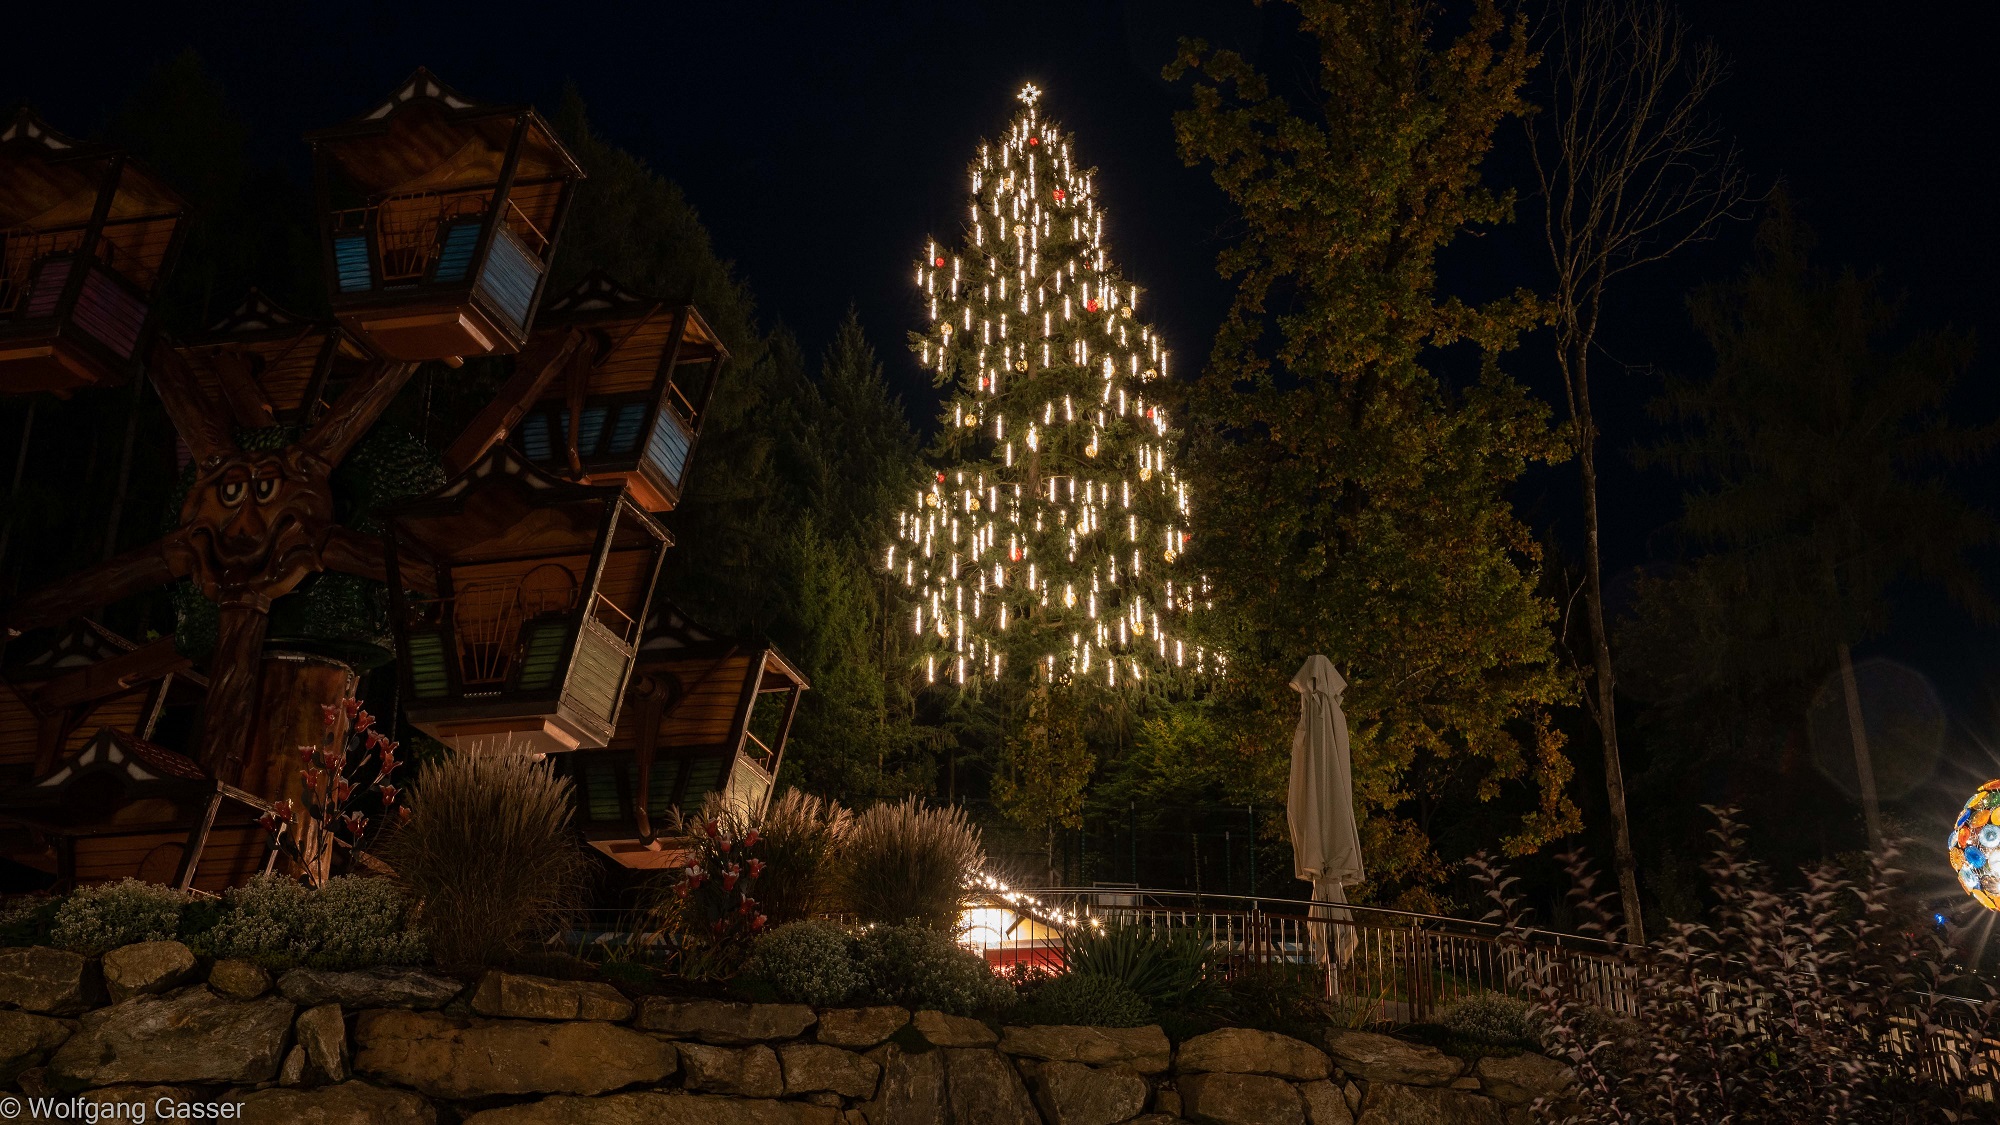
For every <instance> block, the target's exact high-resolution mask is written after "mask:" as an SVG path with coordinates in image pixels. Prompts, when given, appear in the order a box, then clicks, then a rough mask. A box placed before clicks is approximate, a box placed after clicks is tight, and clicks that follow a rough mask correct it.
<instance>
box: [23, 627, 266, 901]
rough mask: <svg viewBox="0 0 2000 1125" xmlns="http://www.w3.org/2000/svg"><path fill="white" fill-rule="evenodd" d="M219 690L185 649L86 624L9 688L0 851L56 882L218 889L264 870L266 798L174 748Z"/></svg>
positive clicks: (26, 667) (68, 631) (61, 636)
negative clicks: (139, 641)
mask: <svg viewBox="0 0 2000 1125" xmlns="http://www.w3.org/2000/svg"><path fill="white" fill-rule="evenodd" d="M207 687H208V682H207V679H206V678H205V677H203V676H202V675H200V674H199V673H197V672H195V671H193V670H192V668H191V667H190V666H189V662H188V660H187V658H186V657H184V656H181V655H180V654H179V653H178V652H176V651H175V649H174V643H173V638H171V637H165V638H162V639H160V640H157V641H154V642H152V643H150V644H146V645H137V646H135V645H134V644H132V642H130V641H127V640H125V639H124V638H123V637H120V636H118V635H117V634H115V633H112V632H110V631H108V630H106V629H104V628H103V627H101V626H99V625H96V624H94V623H92V622H90V621H88V620H84V619H78V620H76V621H73V622H71V623H70V624H69V625H68V626H66V627H64V628H62V629H61V630H59V631H58V632H57V633H56V635H55V637H54V639H53V640H52V641H51V642H50V643H48V644H47V645H45V646H40V647H39V649H38V650H34V654H33V655H32V656H29V657H27V658H26V659H24V660H20V661H19V662H17V663H13V664H10V665H9V666H8V667H7V668H6V670H5V675H4V683H0V760H4V764H0V771H4V776H5V779H6V784H4V785H0V856H4V857H5V858H7V859H9V860H12V861H14V862H15V863H19V864H21V865H23V866H25V867H28V868H31V869H33V870H37V871H40V872H42V873H43V874H44V875H48V876H52V877H53V878H54V879H55V882H56V886H57V887H58V888H68V887H72V886H75V885H77V884H78V883H98V882H114V881H116V880H119V879H125V878H138V879H145V880H147V881H149V882H156V883H169V884H173V885H177V886H181V887H189V886H195V887H200V888H202V889H204V890H211V891H219V890H221V889H223V888H225V887H228V886H231V885H234V884H236V883H240V882H242V881H243V880H244V879H247V878H249V877H250V876H251V875H253V874H255V873H256V872H258V871H260V870H263V869H265V868H266V867H267V866H268V864H269V862H270V848H269V839H268V837H267V835H266V833H265V832H264V831H263V830H262V829H261V828H260V827H259V826H258V825H257V823H256V820H257V817H259V816H261V815H262V814H263V811H264V810H265V809H266V808H267V807H268V805H267V803H266V802H264V801H263V800H261V799H259V798H257V797H255V796H253V795H251V794H248V793H245V792H243V791H241V790H238V789H236V788H235V787H233V786H229V785H223V784H218V783H217V782H216V781H215V779H214V778H213V777H212V776H211V775H210V774H209V773H208V771H206V770H205V769H204V768H203V767H202V766H201V765H200V764H199V763H197V762H196V761H194V760H193V759H192V758H190V757H189V756H187V755H186V754H185V753H183V752H182V751H181V750H180V749H176V748H173V747H177V746H181V745H185V744H186V743H187V742H188V741H189V740H190V739H191V738H192V735H193V732H194V730H195V729H196V726H197V723H196V712H197V711H198V710H199V709H200V707H201V705H202V703H203V701H204V699H205V696H206V693H207Z"/></svg>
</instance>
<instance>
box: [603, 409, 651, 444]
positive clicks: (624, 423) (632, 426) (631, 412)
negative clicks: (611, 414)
mask: <svg viewBox="0 0 2000 1125" xmlns="http://www.w3.org/2000/svg"><path fill="white" fill-rule="evenodd" d="M645 423H646V404H645V403H643V402H628V403H626V404H624V405H623V406H620V407H619V408H618V415H617V417H616V419H615V420H613V422H612V424H611V450H610V452H611V455H612V456H614V457H629V456H631V455H632V453H633V452H634V451H635V450H637V449H638V448H639V427H640V426H643V425H645Z"/></svg>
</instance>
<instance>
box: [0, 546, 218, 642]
mask: <svg viewBox="0 0 2000 1125" xmlns="http://www.w3.org/2000/svg"><path fill="white" fill-rule="evenodd" d="M191 566H192V556H191V555H190V554H189V552H188V549H187V544H186V542H185V540H184V533H183V532H175V533H173V534H172V535H169V536H167V537H166V538H164V539H161V540H159V541H158V542H155V543H149V544H147V545H146V546H144V547H140V548H137V549H135V550H131V551H127V552H126V553H124V554H122V555H119V556H118V557H116V558H114V559H112V560H111V561H109V562H103V563H99V564H97V565H96V566H93V567H91V568H90V569H88V570H85V571H83V572H81V573H79V574H74V575H71V576H70V577H68V578H65V579H62V580H61V581H59V582H55V583H52V584H50V585H47V586H44V587H42V588H41V589H39V590H36V591H34V592H33V593H31V594H28V595H27V596H25V597H23V598H20V599H19V600H17V601H16V602H14V604H13V605H11V606H8V607H7V611H6V614H5V620H6V623H7V631H8V632H9V633H11V634H14V635H19V634H20V633H21V632H22V631H23V630H27V629H35V628H40V627H41V626H43V625H60V624H61V623H63V622H65V621H68V620H69V619H70V618H72V617H80V616H83V615H85V614H90V613H94V612H96V611H97V610H99V609H101V608H103V607H104V606H107V605H110V604H111V603H112V602H115V601H118V600H119V599H121V598H126V597H129V596H131V595H133V594H137V593H141V592H143V591H146V590H151V589H154V588H155V587H159V586H164V585H166V584H167V583H169V582H172V581H173V580H174V579H176V578H184V577H186V576H187V575H188V573H189V572H190V570H191Z"/></svg>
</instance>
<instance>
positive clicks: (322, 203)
mask: <svg viewBox="0 0 2000 1125" xmlns="http://www.w3.org/2000/svg"><path fill="white" fill-rule="evenodd" d="M306 139H307V141H308V142H310V143H311V145H312V151H313V169H314V176H315V181H316V186H317V190H318V194H319V210H320V219H321V227H322V231H323V235H322V237H323V239H324V243H325V245H324V250H325V256H326V266H325V268H326V280H327V291H328V292H329V293H331V294H332V296H333V310H334V314H335V315H336V316H337V317H339V319H340V322H341V323H342V324H343V325H345V326H346V327H347V328H348V329H349V330H350V331H352V332H353V333H354V334H355V335H357V336H359V337H361V338H362V339H364V340H366V341H368V343H369V346H371V347H372V348H373V349H374V350H375V351H376V352H378V353H380V354H381V355H383V356H385V357H387V358H389V359H393V360H402V361H406V362H419V361H423V360H432V359H441V360H446V361H448V362H454V363H455V362H457V361H458V359H459V358H460V357H466V356H486V355H507V354H512V353H514V352H518V351H520V350H521V346H522V344H523V343H525V342H526V340H527V338H528V330H529V329H530V328H531V327H532V325H533V324H534V318H535V308H536V305H537V304H538V303H539V302H540V300H541V296H542V286H543V283H544V282H545V281H546V279H547V275H548V268H549V263H550V262H551V261H552V260H554V258H555V250H556V240H557V238H558V236H559V235H560V234H561V231H562V221H563V216H564V215H565V214H566V213H567V212H568V210H569V206H570V202H571V198H572V194H573V189H574V187H575V184H576V182H577V181H578V180H580V179H582V178H583V170H582V168H581V167H579V166H578V165H577V162H576V160H575V158H574V157H572V156H571V155H570V153H569V151H568V150H567V149H565V148H564V147H563V144H562V142H561V141H560V140H559V139H557V137H556V134H555V131H554V130H553V129H551V128H550V127H549V124H548V122H546V121H544V120H543V119H542V116H541V115H540V114H538V113H536V112H535V110H534V108H533V107H532V106H521V105H507V106H498V105H485V104H482V103H479V102H475V101H472V100H471V99H469V98H467V97H465V96H464V95H462V94H460V93H458V92H457V91H456V90H453V89H452V88H451V87H449V86H446V85H445V84H444V83H443V82H440V81H438V79H437V76H435V75H433V74H432V73H431V72H430V71H428V70H423V69H419V70H418V71H417V72H416V73H415V74H413V75H411V76H410V78H409V80H408V81H406V82H404V83H403V85H402V86H401V87H399V88H398V89H397V91H396V92H395V93H394V94H392V95H390V96H389V98H388V99H387V100H385V101H383V102H382V103H381V104H380V105H378V106H376V107H375V108H374V109H372V110H370V111H369V112H368V113H366V114H363V115H362V116H361V117H358V118H356V119H354V120H352V121H349V122H347V123H346V124H344V125H338V126H335V127H333V128H330V129H323V130H320V131H318V132H315V133H310V134H308V135H307V137H306Z"/></svg>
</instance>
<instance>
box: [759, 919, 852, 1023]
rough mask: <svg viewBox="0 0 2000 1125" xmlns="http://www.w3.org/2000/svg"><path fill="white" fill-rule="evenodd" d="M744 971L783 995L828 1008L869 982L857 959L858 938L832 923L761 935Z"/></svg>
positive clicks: (806, 924)
mask: <svg viewBox="0 0 2000 1125" xmlns="http://www.w3.org/2000/svg"><path fill="white" fill-rule="evenodd" d="M744 975H745V976H749V977H755V978H757V979H759V980H762V981H764V982H765V983H767V984H769V985H770V986H771V988H772V990H773V991H774V992H776V993H777V996H778V999H780V1000H786V1001H790V1002H792V1003H797V1004H813V1005H817V1006H820V1007H826V1006H828V1005H833V1004H844V1003H846V1002H847V1001H848V1000H850V999H852V998H853V997H854V996H855V994H857V993H859V992H860V991H861V990H862V988H863V987H864V986H865V985H866V984H867V982H866V981H865V980H863V979H862V976H861V968H860V966H859V965H857V964H855V961H854V939H853V938H851V937H849V936H848V933H847V931H846V930H844V929H842V928H841V927H840V926H839V925H837V924H835V923H833V922H826V921H813V922H792V923H789V924H787V925H783V926H779V927H777V928H776V929H773V930H771V931H770V932H769V933H766V934H764V935H762V936H761V937H759V938H758V939H757V943H756V948H755V952H754V953H753V954H752V955H751V958H750V963H749V964H748V965H747V966H745V967H744Z"/></svg>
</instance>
